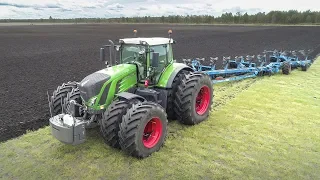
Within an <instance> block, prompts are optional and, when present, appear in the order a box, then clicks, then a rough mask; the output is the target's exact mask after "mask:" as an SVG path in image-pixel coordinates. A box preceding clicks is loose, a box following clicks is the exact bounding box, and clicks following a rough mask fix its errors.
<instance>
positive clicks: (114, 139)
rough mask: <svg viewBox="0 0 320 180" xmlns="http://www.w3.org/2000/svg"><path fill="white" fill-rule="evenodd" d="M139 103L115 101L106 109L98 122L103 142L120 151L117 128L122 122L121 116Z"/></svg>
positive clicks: (122, 100)
mask: <svg viewBox="0 0 320 180" xmlns="http://www.w3.org/2000/svg"><path fill="white" fill-rule="evenodd" d="M138 102H140V101H139V100H136V99H133V100H130V101H128V100H126V99H121V100H120V99H116V100H115V101H113V102H112V103H111V104H110V105H109V107H108V109H107V110H106V111H105V112H104V113H103V114H102V118H101V120H100V132H101V134H102V137H103V139H104V142H105V143H106V144H108V145H109V146H111V147H114V148H118V149H120V144H119V135H118V133H119V130H120V128H119V126H120V123H121V121H122V116H123V115H125V114H126V113H127V110H128V109H129V108H131V107H132V104H135V103H138Z"/></svg>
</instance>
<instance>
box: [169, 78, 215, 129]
mask: <svg viewBox="0 0 320 180" xmlns="http://www.w3.org/2000/svg"><path fill="white" fill-rule="evenodd" d="M212 99H213V87H212V81H211V79H210V77H209V76H208V75H205V74H202V73H193V72H190V73H189V74H186V75H185V76H184V77H183V79H182V81H181V84H180V85H179V87H178V91H177V93H176V99H175V109H174V110H175V112H176V114H177V117H178V120H179V121H180V122H181V123H183V124H188V125H194V124H198V123H200V122H202V121H204V120H205V119H207V117H208V116H209V111H210V109H211V105H212Z"/></svg>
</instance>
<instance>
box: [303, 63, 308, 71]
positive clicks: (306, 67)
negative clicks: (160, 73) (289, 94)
mask: <svg viewBox="0 0 320 180" xmlns="http://www.w3.org/2000/svg"><path fill="white" fill-rule="evenodd" d="M308 69H309V64H305V65H304V66H301V70H302V71H307V70H308Z"/></svg>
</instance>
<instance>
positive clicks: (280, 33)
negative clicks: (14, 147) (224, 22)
mask: <svg viewBox="0 0 320 180" xmlns="http://www.w3.org/2000/svg"><path fill="white" fill-rule="evenodd" d="M133 29H137V30H138V36H141V37H142V36H146V37H151V36H162V37H166V36H167V31H168V29H172V30H173V38H174V39H175V40H176V41H177V44H176V45H175V48H174V53H175V59H177V60H178V61H179V60H181V59H182V58H193V57H206V58H208V57H210V56H212V57H214V56H220V57H221V56H229V55H230V56H235V55H247V54H257V53H261V52H262V51H263V50H265V49H268V50H270V49H310V48H314V47H316V46H317V45H318V44H320V34H319V32H320V27H249V26H186V25H176V26H173V25H135V24H133V25H121V24H118V25H56V26H11V27H10V26H2V27H0V77H1V79H0V142H1V141H5V140H8V139H10V138H13V137H17V136H19V135H22V134H23V133H25V132H26V130H36V129H38V128H40V127H43V126H45V125H47V124H48V119H49V116H50V115H49V108H48V102H47V91H48V92H49V94H50V95H51V93H52V91H53V90H54V89H55V88H56V87H57V86H58V85H60V84H62V83H63V82H67V81H80V80H81V79H82V78H84V77H85V76H86V75H87V74H90V73H92V72H94V71H97V70H99V69H102V68H104V64H103V63H102V62H100V61H99V48H100V46H101V45H103V44H106V43H107V41H108V39H111V40H114V42H118V41H117V40H118V39H119V38H123V37H132V36H133V33H132V30H133ZM318 50H319V49H318ZM318 52H320V51H318Z"/></svg>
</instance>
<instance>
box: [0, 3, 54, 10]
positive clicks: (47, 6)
mask: <svg viewBox="0 0 320 180" xmlns="http://www.w3.org/2000/svg"><path fill="white" fill-rule="evenodd" d="M0 6H12V7H16V8H38V9H40V8H60V5H59V4H45V5H37V4H32V5H27V4H15V3H1V2H0Z"/></svg>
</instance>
